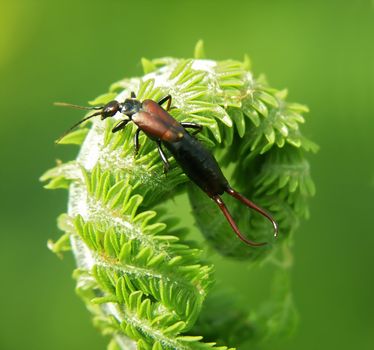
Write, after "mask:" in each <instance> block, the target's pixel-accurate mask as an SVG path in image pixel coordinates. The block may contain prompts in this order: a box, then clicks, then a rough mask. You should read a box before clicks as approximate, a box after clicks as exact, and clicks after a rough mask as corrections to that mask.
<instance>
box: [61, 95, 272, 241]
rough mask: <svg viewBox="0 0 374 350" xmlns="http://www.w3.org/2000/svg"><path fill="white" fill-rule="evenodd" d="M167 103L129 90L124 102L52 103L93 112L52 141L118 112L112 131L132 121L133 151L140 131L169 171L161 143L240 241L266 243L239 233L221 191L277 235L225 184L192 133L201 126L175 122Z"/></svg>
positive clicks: (268, 216)
mask: <svg viewBox="0 0 374 350" xmlns="http://www.w3.org/2000/svg"><path fill="white" fill-rule="evenodd" d="M171 102H172V97H171V95H167V96H165V97H164V98H162V99H161V100H160V101H158V102H155V101H153V100H149V99H147V100H144V101H142V102H141V101H139V100H137V99H136V95H135V93H134V92H132V93H131V98H128V99H126V100H125V101H124V102H118V101H116V100H113V101H110V102H108V103H107V104H106V105H104V106H101V107H81V106H76V105H71V104H67V103H56V105H59V106H67V107H73V108H78V109H88V110H96V111H97V112H95V113H93V114H91V115H89V116H87V117H86V118H84V119H82V120H80V121H79V122H78V123H76V124H74V125H73V126H72V127H71V128H70V129H68V130H67V131H66V132H65V133H64V134H63V135H62V136H61V137H60V138H59V139H58V140H57V141H56V142H59V141H60V140H61V139H62V138H63V137H65V136H66V135H67V134H68V133H70V132H71V131H72V130H73V129H74V128H76V127H77V126H78V125H79V124H81V123H83V122H84V121H86V120H88V119H91V118H93V117H95V116H101V119H102V120H104V119H106V118H109V117H113V116H114V115H115V114H116V113H118V112H119V113H121V114H122V115H124V116H126V117H127V118H125V119H122V120H120V121H119V122H118V123H117V124H116V125H115V126H114V127H113V129H112V132H113V133H116V132H118V131H120V130H122V129H124V128H125V127H126V125H127V124H128V123H129V122H134V123H135V124H136V125H137V127H138V129H137V130H136V132H135V135H134V146H135V154H136V153H137V152H138V150H139V133H140V132H141V131H143V132H144V133H145V134H146V135H147V136H148V137H149V138H150V139H151V140H153V141H155V142H156V144H157V149H158V152H159V155H160V157H161V160H162V162H163V165H164V172H165V173H166V172H167V171H168V170H169V162H168V159H167V157H166V155H165V153H164V150H163V146H165V148H167V149H168V151H169V152H170V153H171V154H172V155H173V156H174V158H175V160H176V162H177V163H178V164H179V165H180V167H181V168H182V169H183V171H184V172H185V174H186V175H187V176H188V177H189V178H190V179H191V180H192V181H193V182H194V183H195V184H196V185H197V186H199V187H200V188H201V189H202V190H203V191H204V192H205V193H206V194H207V195H208V196H209V197H210V198H211V199H212V200H213V201H214V202H215V203H216V204H217V205H218V207H219V208H220V210H221V211H222V213H223V214H224V216H225V217H226V219H227V221H228V222H229V224H230V225H231V227H232V229H233V230H234V232H235V233H236V235H237V236H238V237H239V238H240V239H241V240H242V241H243V242H244V243H246V244H248V245H251V246H261V245H264V244H266V242H262V243H258V242H254V241H252V240H250V239H248V238H247V237H246V236H244V235H243V234H242V233H241V232H240V230H239V228H238V226H237V224H236V222H235V221H234V219H233V217H232V216H231V214H230V212H229V210H228V209H227V207H226V205H225V203H224V201H223V200H222V198H221V195H222V194H223V193H224V192H226V193H227V194H229V195H230V196H232V197H234V198H236V199H237V200H239V201H240V202H242V203H243V204H245V205H246V206H247V207H249V208H251V209H254V210H255V211H257V212H258V213H260V214H261V215H263V216H264V217H266V218H267V219H268V220H269V221H270V222H271V223H272V225H273V228H274V236H275V237H276V236H277V235H278V224H277V222H276V221H275V220H274V219H273V218H272V216H271V215H270V214H268V213H267V212H266V211H265V210H264V209H262V208H261V207H259V206H258V205H256V204H255V203H253V202H252V201H250V200H249V199H247V198H246V197H244V196H243V195H241V194H240V193H239V192H237V191H235V190H234V189H233V188H232V187H231V186H230V185H229V183H228V181H227V180H226V178H225V176H224V175H223V173H222V171H221V169H220V167H219V165H218V163H217V161H216V159H215V158H214V157H213V155H212V154H211V153H210V152H209V151H208V150H207V149H206V148H205V147H204V146H203V145H202V144H201V143H200V142H199V141H198V140H197V139H196V138H195V137H194V134H196V133H198V132H200V131H201V130H202V126H201V125H199V124H197V123H193V122H178V121H177V120H176V119H174V118H173V117H172V116H171V115H170V114H169V110H170V109H171ZM165 103H167V104H166V109H164V108H162V105H164V104H165ZM187 129H193V130H194V132H193V133H192V134H190V133H189V132H188V131H187Z"/></svg>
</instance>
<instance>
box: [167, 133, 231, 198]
mask: <svg viewBox="0 0 374 350" xmlns="http://www.w3.org/2000/svg"><path fill="white" fill-rule="evenodd" d="M163 144H164V145H165V147H166V148H167V149H168V150H169V151H170V152H171V153H172V155H173V156H174V158H175V160H176V161H177V163H178V164H179V165H180V167H181V168H182V169H183V171H184V172H185V174H186V175H187V176H188V177H189V178H190V179H191V180H192V181H193V182H195V183H196V184H197V185H198V186H199V187H200V188H201V189H202V190H203V191H204V192H206V193H207V194H208V195H209V196H210V197H212V196H214V195H217V194H222V193H223V192H224V191H225V190H226V189H227V188H228V181H227V180H226V178H225V176H224V175H223V173H222V171H221V169H220V167H219V166H218V163H217V161H216V160H215V158H214V157H213V155H212V154H211V153H210V152H209V151H208V150H207V149H205V147H204V146H203V145H202V144H201V143H200V142H199V141H198V140H196V139H195V138H194V137H192V136H191V135H190V134H188V133H187V132H184V135H183V138H182V139H181V140H180V141H177V142H172V143H171V142H163Z"/></svg>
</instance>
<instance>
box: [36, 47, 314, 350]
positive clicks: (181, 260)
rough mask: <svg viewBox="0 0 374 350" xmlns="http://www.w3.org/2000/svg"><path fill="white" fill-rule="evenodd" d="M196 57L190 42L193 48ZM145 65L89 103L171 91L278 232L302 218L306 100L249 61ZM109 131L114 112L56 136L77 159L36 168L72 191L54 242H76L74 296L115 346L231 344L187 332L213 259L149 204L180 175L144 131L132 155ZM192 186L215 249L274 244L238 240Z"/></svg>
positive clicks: (255, 252) (252, 224)
mask: <svg viewBox="0 0 374 350" xmlns="http://www.w3.org/2000/svg"><path fill="white" fill-rule="evenodd" d="M200 54H201V46H200V44H198V46H197V49H196V50H195V55H197V56H199V55H200ZM142 63H143V67H144V71H145V73H146V74H145V75H144V76H143V77H141V78H133V79H124V80H121V81H119V82H117V83H115V84H113V85H112V86H111V88H110V91H109V93H107V94H104V95H102V96H99V97H98V98H97V99H96V100H95V101H92V104H93V105H98V104H103V103H107V102H108V101H110V100H112V99H114V98H115V99H116V100H119V101H121V100H124V99H125V98H126V97H128V96H129V95H130V92H131V91H136V94H137V97H138V98H139V99H140V100H143V99H146V98H149V99H153V100H158V99H159V98H161V97H162V96H164V95H166V94H171V95H172V96H173V104H174V105H175V107H176V108H175V109H173V110H171V112H170V113H171V114H172V115H173V117H175V118H176V119H178V120H180V121H182V120H183V121H193V122H196V123H199V124H201V125H203V126H206V128H205V129H206V130H205V131H204V133H203V134H202V135H201V136H200V138H201V141H202V142H204V143H205V144H206V145H208V146H209V147H211V148H214V150H215V152H216V155H217V156H218V157H219V159H220V161H221V162H222V164H225V165H229V164H230V163H234V164H235V167H236V170H235V171H234V172H233V174H232V182H234V183H235V184H236V185H237V186H238V188H240V189H241V190H242V192H244V193H245V194H247V195H248V196H249V197H252V198H254V199H256V200H257V201H258V202H259V203H260V204H261V205H262V206H263V207H265V208H267V209H269V210H270V211H272V212H273V213H274V216H276V217H277V218H278V220H279V221H280V227H281V233H282V235H283V238H282V239H285V238H286V237H287V236H288V235H289V234H290V233H292V232H293V231H294V230H295V228H296V226H297V223H298V220H299V218H300V217H302V216H305V215H307V203H306V201H307V199H308V197H310V196H311V195H312V194H313V192H314V187H313V182H312V180H311V179H310V175H309V165H308V163H307V161H306V160H305V159H304V152H305V151H313V150H315V148H316V146H315V145H314V144H313V143H312V142H311V141H309V140H307V139H306V138H305V137H304V136H303V135H302V134H301V133H300V129H299V124H300V123H302V122H303V121H304V119H303V117H302V115H301V114H302V113H303V112H305V111H306V108H305V107H304V106H301V105H298V104H290V103H287V102H286V101H285V97H286V94H285V92H284V91H278V90H275V89H272V88H270V87H269V86H268V84H267V83H266V81H265V80H264V79H263V78H261V79H254V77H253V75H252V73H251V72H250V71H249V70H248V68H249V67H248V66H249V62H248V60H247V59H246V60H245V61H244V62H238V61H232V60H227V61H221V62H216V61H212V60H205V59H200V58H195V59H173V58H162V59H155V60H152V61H149V60H145V59H143V60H142ZM112 127H113V121H111V120H106V121H105V122H101V121H100V120H92V127H91V129H88V128H86V127H82V128H80V129H78V130H77V131H75V132H73V133H71V134H69V135H68V136H67V137H66V138H65V139H63V141H62V142H63V143H72V144H78V145H81V150H80V153H79V155H78V158H77V159H76V160H75V161H71V162H68V163H63V164H59V165H58V166H57V167H56V168H54V169H51V170H49V171H48V172H46V173H45V174H44V175H43V177H42V180H48V181H49V183H48V184H47V185H46V187H47V188H51V189H53V188H68V189H69V205H68V212H67V214H63V215H61V216H60V218H59V227H60V229H61V230H62V231H64V232H65V234H64V235H63V236H62V237H61V238H60V239H59V240H58V241H57V242H56V243H50V244H49V246H50V248H51V249H52V250H53V251H55V252H56V253H61V252H63V251H65V250H68V249H69V248H71V249H72V250H73V253H74V255H75V257H76V260H77V270H76V271H75V273H74V277H75V278H76V279H77V292H78V294H79V295H80V296H81V297H82V298H83V300H84V301H85V302H86V304H87V306H88V308H89V309H90V311H91V312H92V313H93V314H94V320H95V323H96V325H97V326H98V327H99V328H100V329H101V330H102V331H103V332H104V333H108V334H111V335H112V339H113V340H112V342H111V345H110V347H111V348H112V349H115V348H120V349H128V348H133V349H135V348H137V349H155V350H158V349H209V348H217V349H222V350H223V349H227V347H226V346H216V345H215V343H209V342H204V341H203V340H202V337H201V334H198V335H192V334H196V332H195V329H192V327H193V326H194V325H195V324H196V322H197V320H198V317H199V315H200V312H201V309H202V307H203V304H204V301H205V299H206V297H207V296H208V294H209V291H210V289H211V287H212V285H213V283H214V276H213V266H212V265H211V264H209V263H207V262H205V261H204V260H203V259H202V256H201V253H202V251H201V249H200V248H196V247H195V246H192V245H191V242H188V241H187V240H186V230H183V229H180V228H177V227H176V226H175V223H174V222H173V220H170V219H165V218H164V219H163V216H162V215H161V214H160V213H159V212H158V211H157V210H155V206H156V205H157V204H158V203H159V202H160V201H161V200H162V201H164V200H165V199H167V198H171V197H172V196H173V195H174V194H175V193H176V191H179V190H180V189H181V188H183V186H184V185H185V184H186V182H187V177H186V176H185V175H184V174H183V173H182V172H181V170H180V168H179V167H178V166H177V165H176V164H175V162H174V161H173V159H171V158H170V159H169V161H170V163H171V171H170V173H169V174H168V176H166V177H165V176H164V175H163V171H162V163H161V161H160V160H159V157H158V153H157V149H156V148H155V147H154V145H153V143H152V142H151V141H150V140H148V139H147V138H146V137H145V136H144V135H142V136H141V137H140V143H141V148H140V150H139V153H138V155H137V156H136V157H134V150H133V141H132V139H133V135H134V132H135V127H134V126H132V125H128V126H127V127H126V128H125V130H124V131H123V132H121V133H116V134H113V133H111V128H112ZM243 174H244V175H245V176H243ZM249 179H250V180H249ZM188 191H189V197H190V201H191V204H192V208H193V213H194V216H195V218H196V222H197V224H198V226H199V228H200V229H201V231H202V232H203V234H204V235H205V236H206V238H207V241H208V243H209V244H210V245H212V246H213V247H215V248H216V249H218V250H220V251H221V253H222V254H224V255H228V256H232V257H235V258H242V259H244V258H246V259H250V260H256V259H259V258H261V257H265V256H267V255H269V252H272V249H271V247H270V246H268V247H265V248H256V249H251V248H248V247H246V246H243V245H242V243H241V242H240V241H238V240H236V238H235V236H234V235H233V234H232V232H231V230H230V228H229V227H228V225H226V226H225V224H224V223H222V222H220V219H219V217H218V218H217V219H216V217H217V214H218V213H217V212H216V208H215V205H214V204H213V205H212V203H211V202H210V201H209V200H206V198H205V197H204V194H203V193H202V192H199V190H197V189H195V188H193V187H190V188H189V189H188ZM229 205H230V208H232V212H233V214H234V215H236V216H238V217H239V216H240V215H243V213H244V212H243V208H242V207H240V206H237V203H235V202H229ZM245 215H246V216H247V215H248V211H247V210H246V211H245ZM213 217H214V220H212V218H213ZM242 224H243V228H244V229H243V231H244V230H245V231H244V232H251V233H253V234H254V236H255V238H256V239H257V240H264V238H265V237H266V238H267V237H269V236H270V230H271V228H269V227H268V226H267V225H266V223H265V222H264V221H263V220H261V218H259V217H257V216H255V215H253V217H252V216H251V220H249V221H248V220H246V222H243V223H242ZM199 322H201V321H199Z"/></svg>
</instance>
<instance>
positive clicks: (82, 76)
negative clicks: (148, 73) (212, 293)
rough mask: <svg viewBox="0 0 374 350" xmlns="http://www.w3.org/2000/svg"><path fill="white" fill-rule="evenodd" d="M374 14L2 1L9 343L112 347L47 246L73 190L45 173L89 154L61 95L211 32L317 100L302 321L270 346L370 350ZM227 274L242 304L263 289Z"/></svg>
mask: <svg viewBox="0 0 374 350" xmlns="http://www.w3.org/2000/svg"><path fill="white" fill-rule="evenodd" d="M373 14H374V3H373V2H371V1H370V0H366V1H365V0H361V1H360V0H357V1H326V0H315V1H305V0H301V1H300V0H299V1H297V0H292V1H291V0H287V1H275V0H274V1H260V0H255V1H244V0H242V1H239V0H230V1H201V0H200V1H196V0H189V1H171V0H170V1H157V2H156V1H153V2H151V1H149V2H148V1H125V0H122V1H120V0H107V1H94V0H91V1H76V0H65V1H63V2H62V1H53V0H0V89H1V91H0V93H1V95H0V96H1V109H2V113H1V117H0V118H1V128H0V136H1V138H0V140H1V147H0V154H1V170H0V176H1V181H0V186H1V187H0V188H1V211H0V213H1V220H0V228H1V236H0V243H1V253H0V268H1V297H0V300H1V301H0V302H1V305H0V312H1V317H0V349H1V350H13V349H38V350H43V349H55V350H58V349H77V350H78V349H79V350H81V349H90V350H95V349H104V348H105V346H106V339H104V338H103V337H101V336H100V335H99V334H97V332H96V331H95V330H94V328H93V327H92V325H91V321H90V315H89V313H88V312H87V311H86V310H85V307H84V305H83V303H82V302H81V301H80V300H79V299H78V297H76V295H75V294H74V281H73V280H72V278H71V272H72V269H73V268H74V261H73V258H72V257H71V255H69V254H67V255H66V257H65V259H64V261H62V262H61V261H59V259H57V258H56V256H55V255H53V254H52V253H51V252H49V251H48V250H47V248H46V241H47V239H48V238H54V239H55V238H57V236H58V234H57V229H56V224H55V218H56V216H57V215H58V214H59V213H62V212H63V211H64V210H65V209H66V200H67V194H66V192H65V191H45V190H43V189H42V188H41V184H40V183H39V182H38V177H39V176H40V175H41V174H42V173H43V172H44V171H45V170H46V169H47V168H49V167H51V166H53V165H54V162H55V159H56V158H60V159H63V160H68V159H72V158H73V157H75V155H76V152H77V149H76V148H74V147H68V146H65V147H55V146H54V144H53V140H54V139H55V138H56V137H57V136H58V135H60V134H61V132H62V131H63V130H65V129H66V127H67V126H68V125H70V124H71V123H72V122H73V121H75V120H76V119H77V113H76V112H75V113H74V112H71V113H70V112H67V111H66V110H63V109H58V108H55V107H53V106H52V102H53V101H69V102H72V103H77V104H86V101H88V100H90V99H92V98H93V97H95V96H97V95H99V94H101V93H103V92H105V91H106V89H107V87H108V86H109V84H111V83H112V82H114V81H116V80H118V79H120V78H122V77H124V76H127V77H131V76H134V75H140V74H142V71H141V66H140V64H139V61H140V58H141V57H142V56H145V57H149V58H154V57H161V56H176V57H190V56H191V55H192V51H193V47H194V45H195V43H196V41H197V40H198V39H200V38H202V39H204V41H205V45H206V51H207V54H208V56H209V57H211V58H214V59H225V58H235V59H241V58H242V57H243V54H244V53H249V54H250V57H251V59H252V61H253V69H254V72H255V73H256V74H259V73H265V74H266V75H267V77H268V79H269V82H270V83H271V85H272V86H274V87H278V88H283V87H287V88H289V91H290V95H289V100H292V101H297V102H301V103H305V104H307V105H308V106H309V107H310V109H311V112H310V113H309V114H308V115H307V124H306V125H305V127H304V128H303V130H304V133H305V134H306V135H307V136H309V137H310V138H312V139H313V140H314V141H316V142H317V143H318V144H319V145H320V146H321V150H320V152H319V153H318V155H316V156H311V157H309V159H310V161H311V163H312V173H313V176H314V179H315V182H316V185H317V195H316V197H315V198H314V199H313V200H312V202H311V213H312V216H311V219H310V220H309V221H308V222H305V223H303V225H302V227H301V228H300V230H299V232H298V234H297V237H296V244H295V247H294V253H295V266H294V268H293V272H292V275H293V276H292V277H293V290H294V297H295V300H296V304H297V306H298V309H299V313H300V318H301V322H300V326H299V329H298V332H297V333H296V335H295V336H294V337H293V338H291V339H288V340H285V341H282V342H275V343H274V344H269V345H266V344H265V345H264V346H263V347H262V348H263V349H270V348H271V349H288V350H293V349H303V350H308V349H316V348H318V349H340V350H343V349H360V350H364V349H373V348H374V339H373V338H374V303H373V293H374V273H373V267H374V264H373V263H374V258H373V255H374V253H373V250H374V230H373V224H372V221H373V220H372V217H371V215H373V214H372V211H373V209H374V206H373V200H372V198H373V194H374V193H373V192H374V161H373V154H374V152H373V151H374V147H373V146H374V142H373V136H372V135H373V131H374V120H373V107H372V106H373V102H372V101H373V97H374V96H373V90H374V89H373V82H374V69H373V62H374V61H373V59H374V55H373V52H374V49H373V43H374V40H373V39H374V35H373V34H374V30H373V23H374V21H373V19H374V17H373ZM182 202H184V201H183V200H182ZM184 210H187V211H188V208H187V206H186V207H185V208H184ZM180 213H182V210H180ZM181 215H182V214H181ZM187 220H190V219H187ZM224 273H225V270H224V269H222V270H219V271H218V274H219V276H220V277H221V278H223V279H224V277H225V276H224ZM230 274H231V278H232V280H238V281H239V278H240V281H239V282H240V283H239V282H238V283H237V285H236V286H235V284H234V287H233V288H238V289H240V285H242V287H241V290H240V291H239V292H240V293H242V295H243V296H244V297H245V296H247V295H251V294H250V293H251V292H250V289H251V286H253V285H255V284H257V283H261V281H256V280H246V275H245V274H243V273H241V275H239V274H238V275H237V276H232V271H231V272H230ZM234 277H235V278H234ZM256 278H258V279H261V274H257V275H256ZM243 286H244V287H245V288H244V287H243ZM265 288H266V285H265ZM264 293H268V291H266V292H264Z"/></svg>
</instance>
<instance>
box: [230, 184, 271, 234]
mask: <svg viewBox="0 0 374 350" xmlns="http://www.w3.org/2000/svg"><path fill="white" fill-rule="evenodd" d="M226 192H227V193H228V194H229V195H230V196H232V197H234V198H236V199H238V200H239V201H241V202H242V203H244V204H245V205H246V206H247V207H249V208H252V209H254V210H256V211H257V212H258V213H260V214H261V215H263V216H265V217H266V218H267V219H268V220H269V221H270V222H271V223H272V225H273V227H274V237H277V236H278V224H277V222H276V221H275V220H274V219H273V218H272V217H271V215H270V214H269V213H267V212H266V210H265V209H262V208H261V207H259V206H258V205H256V204H255V203H253V202H252V201H250V200H249V199H248V198H245V197H244V196H243V195H241V194H240V193H239V192H236V191H235V190H234V189H232V188H231V187H229V188H227V190H226Z"/></svg>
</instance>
